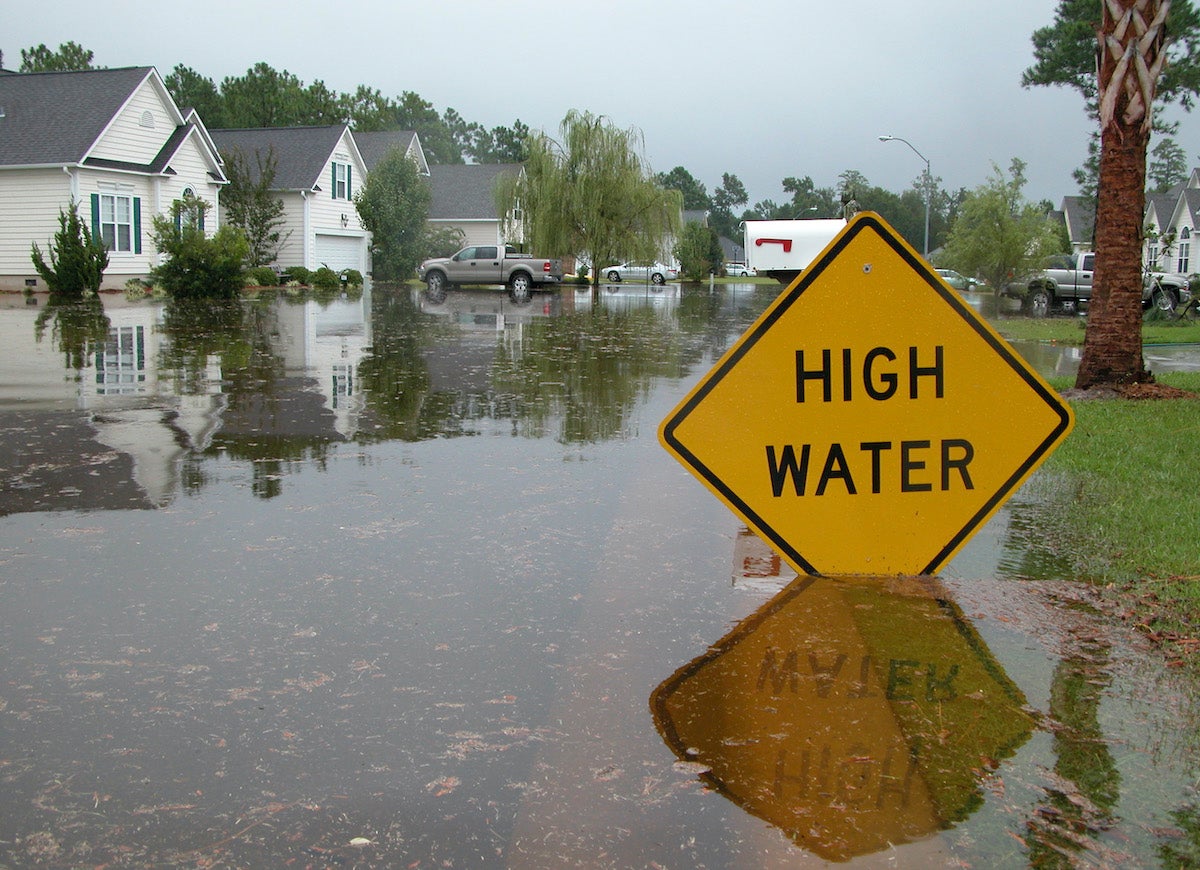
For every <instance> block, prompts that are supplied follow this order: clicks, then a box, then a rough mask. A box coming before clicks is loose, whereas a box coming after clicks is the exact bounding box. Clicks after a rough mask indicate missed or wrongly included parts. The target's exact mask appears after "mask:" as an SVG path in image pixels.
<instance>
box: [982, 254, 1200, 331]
mask: <svg viewBox="0 0 1200 870" xmlns="http://www.w3.org/2000/svg"><path fill="white" fill-rule="evenodd" d="M1095 269H1096V255H1095V254H1094V253H1092V252H1091V251H1081V252H1079V253H1075V254H1070V255H1067V254H1062V255H1059V256H1056V257H1051V258H1050V260H1049V261H1048V262H1047V263H1046V268H1045V269H1043V270H1042V271H1040V272H1038V273H1037V274H1036V275H1034V276H1033V277H1032V278H1030V279H1029V280H1028V281H1025V282H1023V283H1018V284H1009V285H1008V286H1007V287H1005V288H1004V295H1005V296H1010V297H1012V298H1014V299H1020V300H1021V307H1022V309H1023V310H1025V311H1026V312H1027V313H1028V314H1030V315H1032V316H1034V317H1045V316H1046V315H1047V314H1049V313H1050V311H1051V310H1053V309H1056V308H1061V309H1064V310H1068V311H1071V310H1079V309H1080V308H1084V307H1086V306H1087V304H1088V302H1090V301H1091V298H1092V276H1093V274H1094V273H1095ZM1191 298H1192V294H1191V287H1190V284H1189V282H1188V277H1187V275H1181V274H1179V273H1176V272H1147V273H1146V274H1145V279H1144V281H1143V282H1142V307H1143V308H1149V307H1150V306H1152V305H1154V306H1157V307H1158V308H1161V309H1163V310H1164V311H1174V310H1175V307H1176V306H1177V305H1179V304H1180V303H1181V302H1187V301H1188V300H1189V299H1191Z"/></svg>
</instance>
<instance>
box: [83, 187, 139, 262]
mask: <svg viewBox="0 0 1200 870" xmlns="http://www.w3.org/2000/svg"><path fill="white" fill-rule="evenodd" d="M140 206H141V201H140V200H139V199H138V198H137V197H136V196H127V195H125V194H120V193H93V194H92V234H93V235H94V236H97V237H98V238H99V239H100V240H101V241H102V242H104V247H106V248H108V249H109V250H110V251H116V252H124V253H134V254H140V253H141V252H142V240H141V230H142V228H141V208H140Z"/></svg>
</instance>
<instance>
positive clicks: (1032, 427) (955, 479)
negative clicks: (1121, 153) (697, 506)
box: [659, 212, 1074, 576]
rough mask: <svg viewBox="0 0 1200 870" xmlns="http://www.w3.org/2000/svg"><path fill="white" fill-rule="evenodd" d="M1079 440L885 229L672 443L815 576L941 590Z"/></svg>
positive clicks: (717, 380)
mask: <svg viewBox="0 0 1200 870" xmlns="http://www.w3.org/2000/svg"><path fill="white" fill-rule="evenodd" d="M1073 424H1074V418H1073V416H1072V414H1071V410H1070V408H1069V407H1068V406H1067V405H1066V404H1065V403H1064V402H1063V401H1062V400H1061V399H1060V398H1059V396H1058V395H1057V394H1056V393H1055V392H1054V390H1053V389H1051V388H1050V387H1049V385H1047V384H1046V382H1045V381H1044V380H1043V379H1042V378H1041V377H1040V376H1039V375H1038V374H1037V373H1036V372H1035V371H1034V370H1033V369H1032V368H1031V367H1030V366H1029V365H1028V364H1027V363H1026V362H1025V361H1024V360H1023V359H1022V358H1021V357H1020V356H1019V355H1018V354H1017V353H1016V352H1015V351H1014V350H1013V349H1012V348H1011V347H1010V346H1009V345H1008V344H1007V342H1005V341H1004V339H1002V338H1001V337H1000V336H999V335H998V334H997V333H996V332H995V331H994V330H993V329H992V328H991V326H989V325H988V324H987V322H986V321H984V320H983V319H982V318H981V317H979V316H978V315H977V314H976V313H975V312H974V311H973V310H972V309H971V307H970V306H969V305H967V304H966V303H965V302H963V300H962V299H961V298H959V296H958V295H957V293H956V292H955V291H954V290H952V289H951V288H950V287H949V286H948V285H946V284H945V282H943V281H942V280H941V278H940V277H939V276H938V275H937V274H936V273H934V272H933V270H932V269H931V268H930V266H929V264H928V263H927V262H925V260H924V259H922V258H921V257H920V255H918V254H917V253H916V252H915V251H913V250H912V248H911V247H909V245H908V244H907V243H906V242H904V240H903V239H901V238H900V237H899V236H898V235H897V234H896V233H895V231H894V230H892V229H891V227H889V226H888V225H887V224H886V223H884V221H883V220H882V219H881V218H880V217H879V216H878V215H875V214H872V213H869V212H863V213H860V214H859V215H857V216H856V217H855V218H854V219H853V220H851V221H850V222H849V223H848V224H847V225H846V227H845V229H844V230H843V231H842V232H841V233H840V234H839V235H838V236H837V237H836V238H835V239H834V240H833V241H832V242H830V244H829V246H828V247H827V248H826V249H825V251H824V252H823V253H822V254H821V255H820V256H819V257H818V258H817V259H816V260H815V261H814V262H813V264H812V265H811V266H810V267H809V268H808V269H806V270H805V271H804V273H803V274H801V275H800V277H799V278H797V279H796V281H794V282H793V283H792V284H791V285H790V286H789V287H788V288H787V289H786V290H785V291H784V292H783V293H781V294H780V296H779V297H778V298H777V299H776V300H775V301H774V302H773V303H772V304H771V305H770V306H769V307H768V308H767V310H766V311H764V312H763V314H762V315H761V316H760V317H759V318H758V320H756V321H755V323H754V324H753V325H752V326H751V327H750V328H749V329H748V330H747V331H746V333H745V334H744V335H743V336H742V337H741V338H740V339H739V340H738V341H737V342H736V343H735V344H734V345H733V346H732V347H731V348H730V349H729V350H728V351H727V352H726V353H725V354H724V356H722V357H721V359H720V360H719V361H718V362H717V364H716V365H715V367H714V368H713V369H712V371H710V372H709V373H708V374H707V375H706V376H705V377H704V378H702V379H701V381H700V382H699V383H698V384H697V385H696V386H695V388H693V389H692V391H691V392H690V393H689V394H688V395H687V396H686V397H685V398H684V400H683V401H682V402H681V403H680V404H679V406H678V407H677V408H676V409H675V410H674V411H672V412H671V414H670V415H669V416H668V417H667V418H666V420H664V421H663V423H662V425H661V427H660V429H659V440H660V441H661V443H662V444H663V446H664V447H665V448H666V449H667V450H668V451H669V452H670V453H671V454H672V455H674V456H675V457H676V458H677V459H678V460H679V461H680V462H681V463H682V464H683V465H684V466H685V467H686V468H687V469H688V470H689V471H690V472H691V473H692V474H694V475H695V476H696V477H697V478H699V479H700V480H701V481H702V482H703V483H704V484H705V486H707V487H708V488H709V489H710V490H711V491H712V492H713V493H715V494H716V495H717V496H718V497H719V498H720V499H721V500H722V501H724V502H725V504H726V505H728V506H729V508H730V509H731V510H733V512H734V513H735V514H737V515H738V516H739V517H741V519H742V520H743V521H744V522H746V523H747V525H749V527H750V528H751V529H753V530H754V531H755V533H757V534H758V535H759V536H760V537H762V538H763V539H764V540H766V541H767V542H769V543H770V544H771V545H772V546H773V547H774V548H775V549H776V550H777V551H778V552H779V553H780V554H781V555H782V556H783V557H784V558H785V559H787V561H788V562H789V563H790V564H791V565H792V566H793V567H795V568H796V570H797V571H799V572H801V573H803V574H810V575H818V574H829V575H839V574H855V575H876V576H878V575H896V574H934V573H936V572H937V570H938V568H939V567H941V566H942V565H944V564H945V563H946V562H947V561H948V560H949V559H950V558H951V557H952V556H953V555H954V554H955V553H956V552H957V551H958V550H959V548H961V547H962V546H963V544H964V543H966V541H967V540H968V539H969V538H970V536H971V535H972V534H974V533H975V532H976V531H977V530H978V529H979V528H980V527H981V526H982V525H983V524H984V523H985V522H986V521H987V519H988V518H989V517H991V516H992V514H994V513H995V512H996V511H997V510H998V509H999V507H1000V505H1001V504H1003V502H1004V501H1005V500H1007V499H1008V498H1009V497H1010V496H1011V495H1012V494H1013V493H1014V492H1016V490H1017V489H1018V488H1019V487H1020V485H1021V484H1022V483H1023V482H1024V481H1025V480H1026V478H1028V477H1029V475H1030V474H1032V473H1033V471H1034V469H1036V468H1037V467H1038V465H1040V464H1041V463H1042V461H1044V460H1045V458H1046V457H1047V456H1048V455H1049V454H1050V452H1051V451H1052V450H1054V448H1055V447H1057V446H1058V445H1059V444H1060V443H1061V442H1062V441H1063V439H1064V438H1066V436H1067V434H1068V433H1069V432H1070V430H1071V428H1072V426H1073Z"/></svg>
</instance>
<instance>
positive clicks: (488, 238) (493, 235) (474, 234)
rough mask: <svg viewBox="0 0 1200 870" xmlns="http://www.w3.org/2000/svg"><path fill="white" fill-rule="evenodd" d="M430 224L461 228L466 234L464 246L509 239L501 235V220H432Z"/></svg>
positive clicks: (493, 243)
mask: <svg viewBox="0 0 1200 870" xmlns="http://www.w3.org/2000/svg"><path fill="white" fill-rule="evenodd" d="M429 224H430V226H432V227H434V228H435V229H440V228H443V227H445V228H447V229H453V230H460V231H461V232H462V234H463V236H464V239H463V247H464V248H465V247H467V246H469V245H502V244H504V243H505V242H506V241H508V240H507V239H502V238H501V237H500V222H499V221H482V220H481V221H442V220H431V221H430V222H429Z"/></svg>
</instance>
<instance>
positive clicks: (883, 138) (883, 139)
mask: <svg viewBox="0 0 1200 870" xmlns="http://www.w3.org/2000/svg"><path fill="white" fill-rule="evenodd" d="M893 140H894V141H896V142H903V143H904V144H905V145H907V146H908V147H909V148H911V149H912V151H913V154H916V155H917V156H918V157H920V158H921V159H922V160H924V161H925V251H924V254H925V259H926V260H928V259H929V200H930V198H931V197H932V191H931V190H930V188H931V187H932V185H933V174H932V173H931V172H930V171H929V158H928V157H926V156H925V155H924V154H922V153H921V152H920V151H918V150H917V146H915V145H913V143H911V142H909V141H908V140H907V139H901V138H900V137H899V136H880V137H879V141H880V142H891V141H893Z"/></svg>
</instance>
